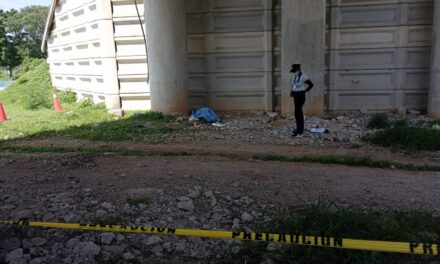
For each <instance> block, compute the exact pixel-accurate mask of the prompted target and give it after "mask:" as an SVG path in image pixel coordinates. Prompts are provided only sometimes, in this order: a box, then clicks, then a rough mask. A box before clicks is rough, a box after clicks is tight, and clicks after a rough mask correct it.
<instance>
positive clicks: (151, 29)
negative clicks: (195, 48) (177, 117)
mask: <svg viewBox="0 0 440 264" xmlns="http://www.w3.org/2000/svg"><path fill="white" fill-rule="evenodd" d="M144 4H145V24H146V29H147V30H146V31H147V46H148V62H149V71H150V72H149V78H150V90H151V109H152V110H153V111H159V112H163V113H167V114H186V112H187V111H188V101H189V100H188V97H189V94H188V70H187V52H186V14H185V1H184V0H145V1H144Z"/></svg>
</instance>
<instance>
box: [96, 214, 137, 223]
mask: <svg viewBox="0 0 440 264" xmlns="http://www.w3.org/2000/svg"><path fill="white" fill-rule="evenodd" d="M90 222H91V224H93V225H124V224H127V223H128V219H127V217H126V216H125V215H108V216H94V217H92V219H91V220H90Z"/></svg>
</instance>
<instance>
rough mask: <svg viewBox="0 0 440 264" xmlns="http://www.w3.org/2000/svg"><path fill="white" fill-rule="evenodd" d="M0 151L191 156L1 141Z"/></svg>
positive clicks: (185, 153)
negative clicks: (24, 144) (8, 143)
mask: <svg viewBox="0 0 440 264" xmlns="http://www.w3.org/2000/svg"><path fill="white" fill-rule="evenodd" d="M0 151H1V152H11V153H80V154H82V155H98V154H102V153H113V154H116V155H120V156H132V157H143V156H163V157H172V156H178V157H180V156H190V155H191V154H189V153H187V152H168V151H141V150H129V149H117V148H111V147H107V146H102V147H97V148H82V147H56V146H50V147H43V146H40V147H34V146H19V145H7V144H5V143H4V142H3V143H2V142H1V141H0Z"/></svg>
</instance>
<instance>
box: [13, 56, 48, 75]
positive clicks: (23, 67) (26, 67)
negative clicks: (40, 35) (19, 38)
mask: <svg viewBox="0 0 440 264" xmlns="http://www.w3.org/2000/svg"><path fill="white" fill-rule="evenodd" d="M43 62H45V60H44V59H31V58H26V59H24V61H23V63H22V64H20V65H19V66H18V67H17V68H16V69H15V71H14V79H19V78H20V77H21V76H22V75H23V74H25V73H27V72H28V71H32V70H34V69H35V68H37V67H38V66H39V65H40V64H42V63H43Z"/></svg>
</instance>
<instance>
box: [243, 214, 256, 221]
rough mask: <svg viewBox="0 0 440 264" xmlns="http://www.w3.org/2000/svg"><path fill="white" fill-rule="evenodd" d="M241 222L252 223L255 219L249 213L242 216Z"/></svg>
mask: <svg viewBox="0 0 440 264" xmlns="http://www.w3.org/2000/svg"><path fill="white" fill-rule="evenodd" d="M241 220H243V221H244V222H252V220H254V217H253V216H252V215H251V214H249V213H248V212H244V213H243V214H242V215H241Z"/></svg>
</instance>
